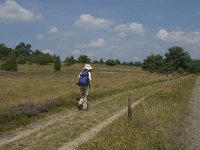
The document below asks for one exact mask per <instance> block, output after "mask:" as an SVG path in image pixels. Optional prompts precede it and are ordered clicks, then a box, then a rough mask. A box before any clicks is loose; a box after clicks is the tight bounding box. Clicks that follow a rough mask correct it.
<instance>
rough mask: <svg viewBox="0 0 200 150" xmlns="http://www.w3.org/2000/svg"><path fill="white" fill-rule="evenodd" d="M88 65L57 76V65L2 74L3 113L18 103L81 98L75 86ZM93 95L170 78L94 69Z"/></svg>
mask: <svg viewBox="0 0 200 150" xmlns="http://www.w3.org/2000/svg"><path fill="white" fill-rule="evenodd" d="M83 66H84V64H75V65H73V66H70V67H67V66H63V67H62V71H61V72H54V71H53V65H52V64H50V65H47V66H40V65H35V64H33V65H20V66H19V67H18V69H19V71H18V72H0V110H1V109H3V108H7V107H11V106H13V105H16V104H18V103H24V102H34V103H41V102H44V101H48V100H50V99H55V98H57V97H60V96H62V97H65V98H67V97H70V96H71V95H78V94H79V88H78V87H77V86H76V85H75V83H76V81H77V76H78V74H79V73H80V71H81V70H82V68H83ZM93 68H94V69H93V72H92V79H93V80H92V83H91V86H92V90H91V95H92V94H93V95H104V94H105V93H108V92H109V91H111V92H112V91H114V90H122V89H127V88H128V87H132V86H139V85H143V84H145V83H150V82H154V81H158V80H162V79H166V76H163V75H158V74H150V73H147V72H144V71H142V70H141V69H140V68H136V67H128V66H115V67H109V66H106V65H93Z"/></svg>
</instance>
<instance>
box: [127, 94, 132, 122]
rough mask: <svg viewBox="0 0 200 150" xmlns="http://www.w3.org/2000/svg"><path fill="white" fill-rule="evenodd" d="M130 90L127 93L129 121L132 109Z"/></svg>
mask: <svg viewBox="0 0 200 150" xmlns="http://www.w3.org/2000/svg"><path fill="white" fill-rule="evenodd" d="M131 94H132V93H131V92H130V93H129V96H128V120H129V121H131V120H132V110H131Z"/></svg>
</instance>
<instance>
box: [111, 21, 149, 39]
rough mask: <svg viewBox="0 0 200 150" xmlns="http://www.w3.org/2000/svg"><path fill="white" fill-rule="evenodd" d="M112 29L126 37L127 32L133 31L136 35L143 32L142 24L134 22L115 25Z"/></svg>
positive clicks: (120, 35)
mask: <svg viewBox="0 0 200 150" xmlns="http://www.w3.org/2000/svg"><path fill="white" fill-rule="evenodd" d="M114 30H115V31H116V32H118V36H119V37H126V35H127V34H128V33H134V34H138V35H142V34H144V33H145V29H144V27H143V24H139V23H136V22H132V23H127V24H120V25H117V26H116V27H115V28H114Z"/></svg>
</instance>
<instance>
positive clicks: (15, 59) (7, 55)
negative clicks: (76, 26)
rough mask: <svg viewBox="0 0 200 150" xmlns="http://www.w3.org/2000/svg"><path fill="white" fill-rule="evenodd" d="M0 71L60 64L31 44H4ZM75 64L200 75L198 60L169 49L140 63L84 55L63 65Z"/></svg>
mask: <svg viewBox="0 0 200 150" xmlns="http://www.w3.org/2000/svg"><path fill="white" fill-rule="evenodd" d="M0 62H1V65H0V69H1V70H13V71H15V70H17V64H27V63H28V64H32V63H37V64H40V65H46V64H48V63H54V70H60V69H61V60H60V57H59V56H56V55H55V54H54V55H51V54H49V53H43V52H42V51H40V50H35V51H34V50H32V49H31V45H30V44H25V43H23V42H21V43H19V44H18V45H17V46H16V47H15V48H14V49H12V48H8V47H7V46H6V45H5V44H3V43H0ZM75 63H93V64H107V65H109V66H114V65H129V66H137V67H142V69H144V70H148V71H150V72H158V73H172V72H179V73H183V72H190V73H199V72H200V60H197V59H192V58H191V57H190V55H189V54H188V52H187V51H185V50H184V49H183V48H182V47H178V46H177V47H171V48H169V49H168V51H167V52H166V53H165V54H164V56H162V55H159V54H157V55H155V54H151V55H150V56H147V57H146V58H145V59H144V60H143V62H139V61H136V62H133V61H131V62H125V61H124V62H121V61H120V60H119V59H108V60H106V61H104V60H103V59H100V60H94V61H92V60H91V59H90V58H89V57H88V56H87V55H80V56H79V57H78V59H75V58H74V56H69V57H66V58H65V60H64V64H65V65H67V66H70V65H73V64H75Z"/></svg>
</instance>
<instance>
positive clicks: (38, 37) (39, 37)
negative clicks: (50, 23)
mask: <svg viewBox="0 0 200 150" xmlns="http://www.w3.org/2000/svg"><path fill="white" fill-rule="evenodd" d="M36 38H37V39H39V40H44V39H45V35H44V34H40V33H39V34H37V35H36Z"/></svg>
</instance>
